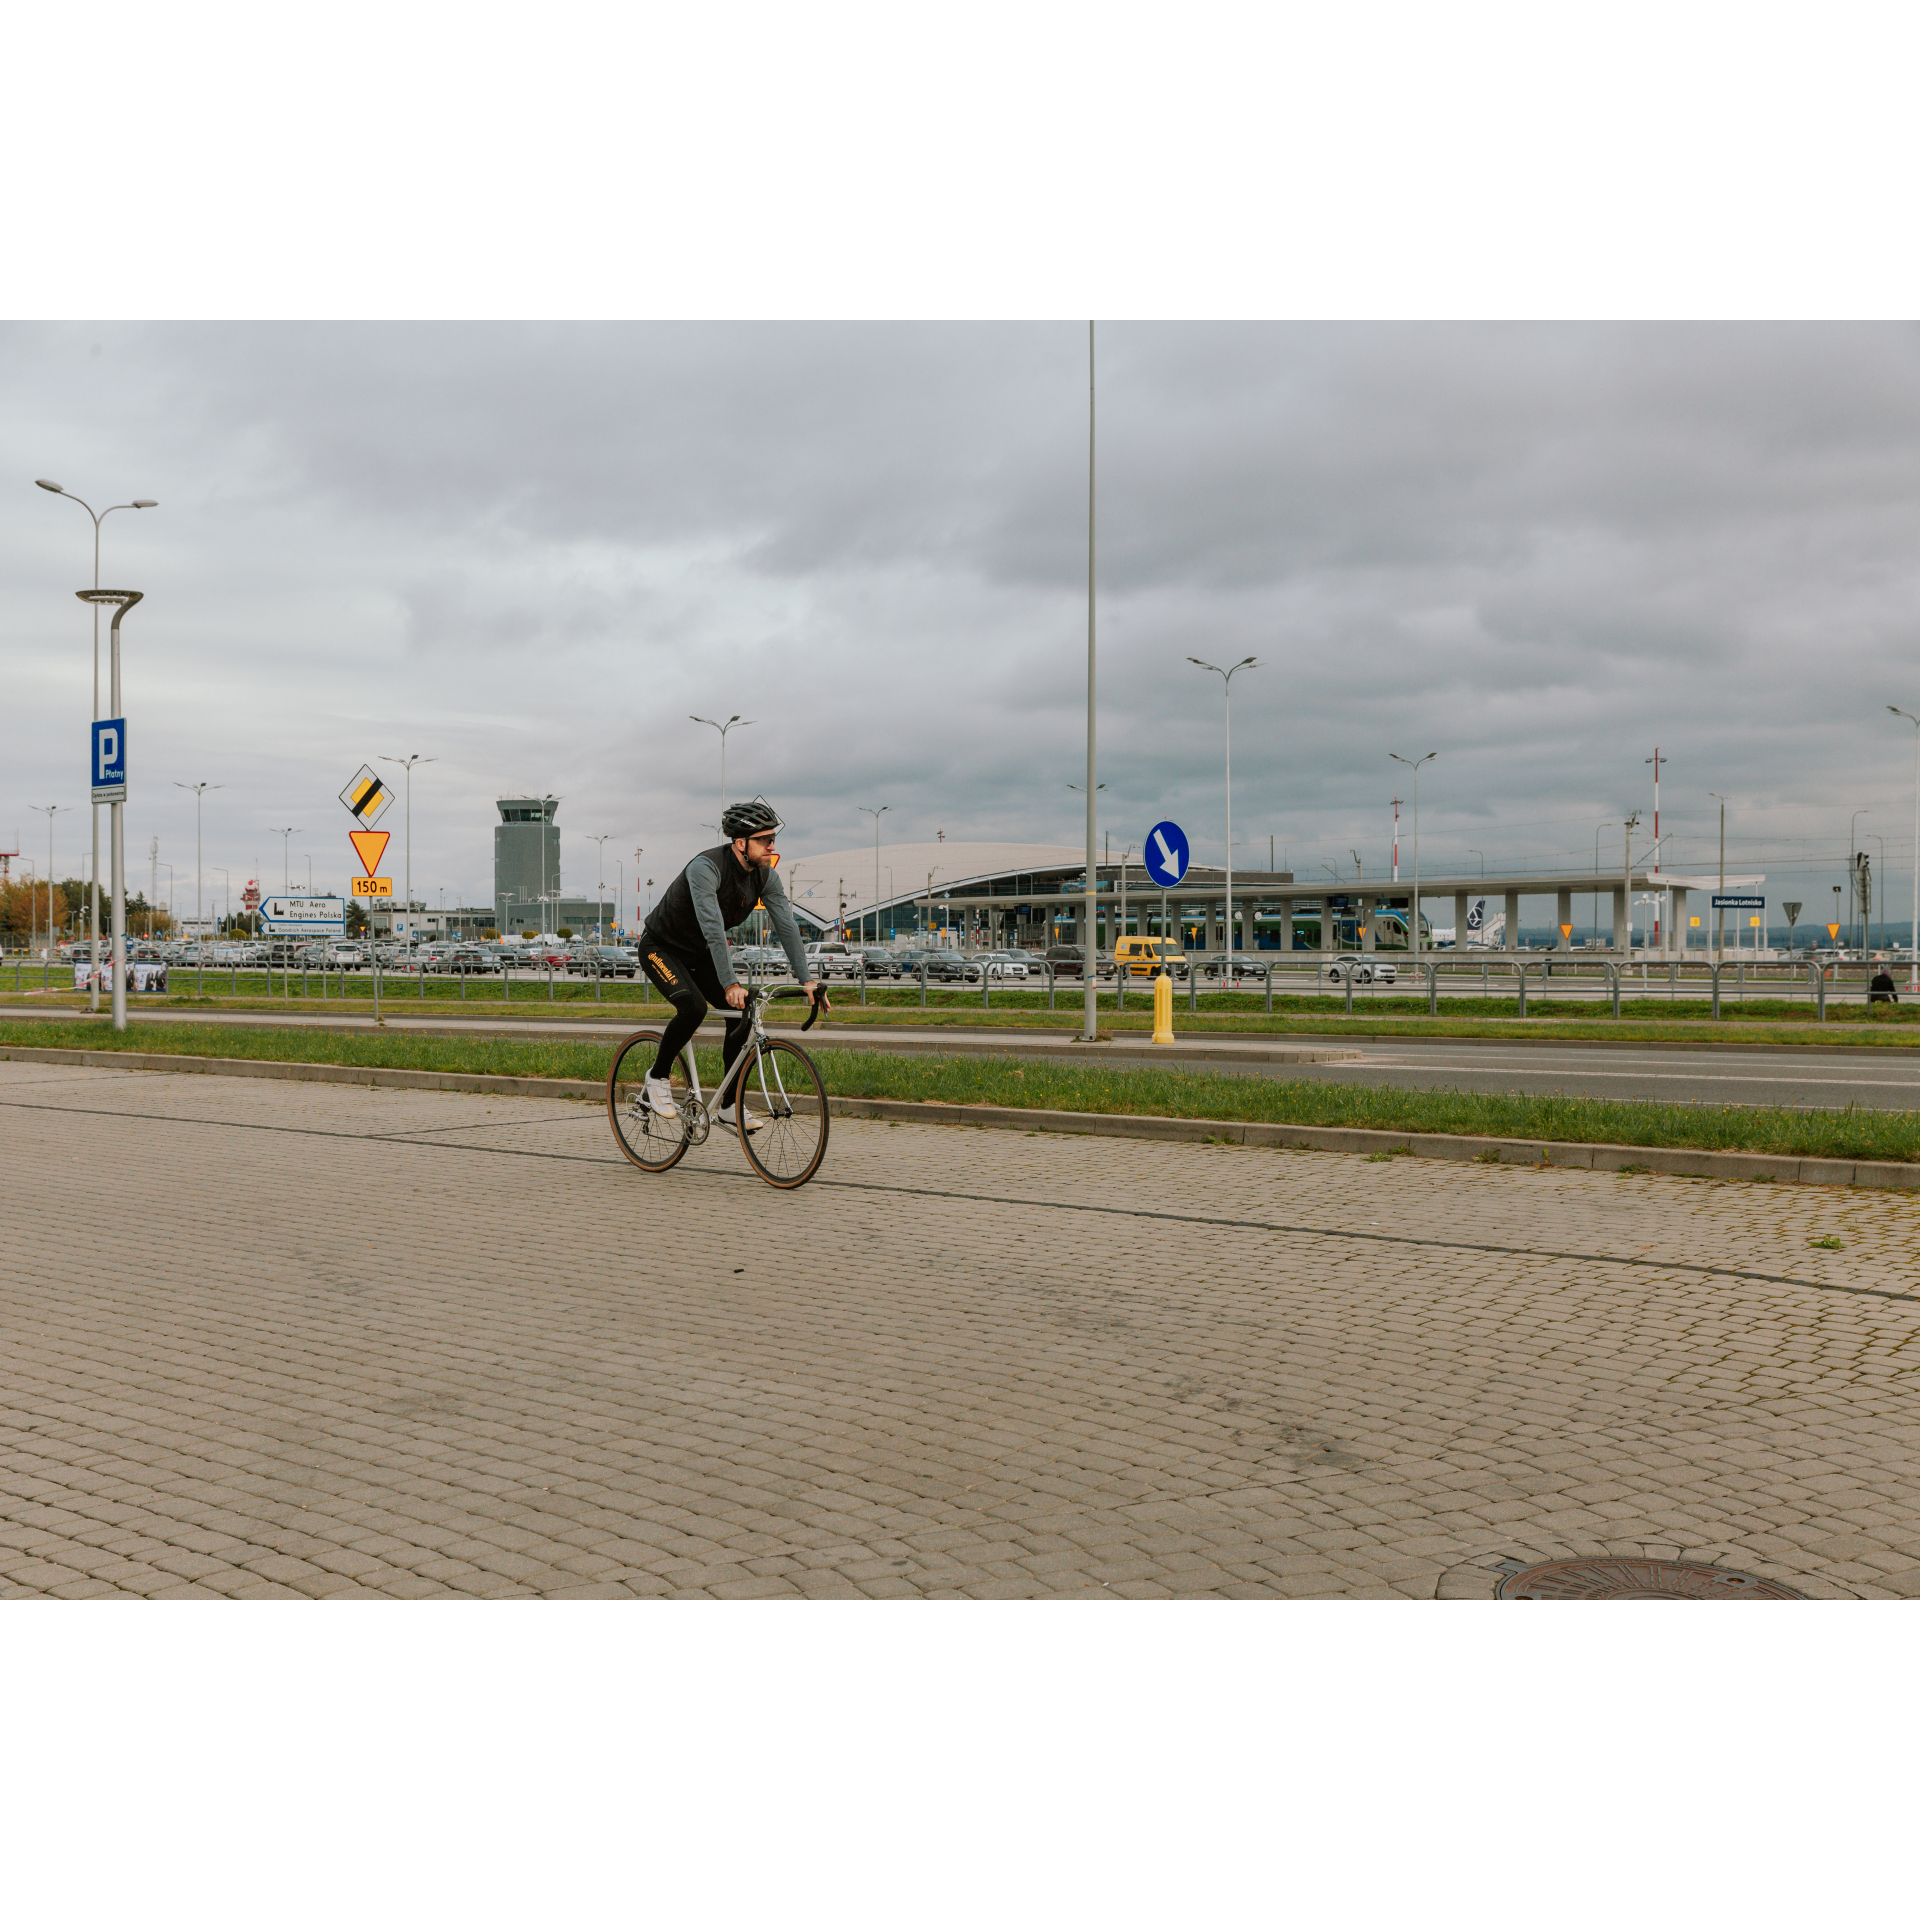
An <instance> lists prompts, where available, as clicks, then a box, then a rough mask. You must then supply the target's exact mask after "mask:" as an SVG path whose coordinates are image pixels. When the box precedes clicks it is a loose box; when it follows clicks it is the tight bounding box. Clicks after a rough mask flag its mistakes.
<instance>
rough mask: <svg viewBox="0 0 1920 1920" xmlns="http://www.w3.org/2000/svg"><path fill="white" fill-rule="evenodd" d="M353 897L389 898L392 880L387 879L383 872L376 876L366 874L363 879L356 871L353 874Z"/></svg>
mask: <svg viewBox="0 0 1920 1920" xmlns="http://www.w3.org/2000/svg"><path fill="white" fill-rule="evenodd" d="M353 897H354V898H355V899H356V900H391V899H392V898H393V882H392V881H391V880H389V879H387V878H386V876H385V875H384V874H383V875H381V876H379V877H378V878H376V877H375V876H374V875H372V874H368V875H367V877H366V878H365V879H364V880H363V879H361V877H360V876H359V875H358V874H357V873H356V874H355V875H354V876H353Z"/></svg>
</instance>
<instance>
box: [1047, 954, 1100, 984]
mask: <svg viewBox="0 0 1920 1920" xmlns="http://www.w3.org/2000/svg"><path fill="white" fill-rule="evenodd" d="M1042 957H1043V958H1044V959H1045V960H1046V963H1047V965H1048V966H1050V967H1051V968H1052V969H1053V977H1054V978H1055V979H1056V980H1082V979H1084V978H1085V977H1086V965H1085V958H1086V957H1085V955H1084V954H1083V953H1082V952H1081V951H1080V949H1079V948H1078V947H1049V948H1048V949H1047V951H1046V953H1045V954H1044V955H1043V956H1042ZM1118 972H1119V968H1118V967H1116V966H1115V965H1114V962H1113V959H1112V957H1111V956H1110V955H1108V954H1104V953H1103V954H1101V955H1099V956H1098V957H1097V958H1096V959H1095V961H1094V963H1093V977H1094V978H1095V979H1096V980H1111V979H1112V978H1113V977H1114V975H1115V974H1116V973H1118Z"/></svg>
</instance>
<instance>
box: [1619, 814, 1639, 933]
mask: <svg viewBox="0 0 1920 1920" xmlns="http://www.w3.org/2000/svg"><path fill="white" fill-rule="evenodd" d="M1622 824H1623V825H1624V826H1625V827H1626V830H1627V833H1626V845H1625V851H1624V852H1623V853H1622V854H1621V856H1620V865H1621V874H1620V880H1621V884H1622V886H1623V887H1624V888H1625V892H1623V893H1622V894H1621V896H1620V897H1621V899H1622V900H1624V901H1625V902H1626V907H1627V924H1626V929H1625V932H1624V934H1623V936H1622V942H1621V949H1620V954H1621V958H1622V959H1623V960H1631V959H1632V958H1633V830H1634V828H1635V827H1637V826H1638V825H1639V824H1640V809H1639V808H1638V807H1635V808H1634V810H1633V811H1632V812H1631V813H1630V814H1628V815H1627V817H1626V820H1625V821H1624V822H1623V823H1622Z"/></svg>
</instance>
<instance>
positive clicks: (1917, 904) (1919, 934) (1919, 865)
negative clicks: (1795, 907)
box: [1887, 707, 1920, 993]
mask: <svg viewBox="0 0 1920 1920" xmlns="http://www.w3.org/2000/svg"><path fill="white" fill-rule="evenodd" d="M1887 711H1888V712H1889V713H1897V714H1898V715H1899V716H1900V718H1901V719H1902V720H1911V721H1912V722H1913V956H1912V957H1913V965H1912V968H1911V970H1910V971H1909V972H1908V974H1907V991H1908V992H1909V993H1916V992H1920V714H1912V713H1909V712H1908V711H1907V710H1906V708H1905V707H1889V708H1888V709H1887Z"/></svg>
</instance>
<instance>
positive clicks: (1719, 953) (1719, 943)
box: [1707, 787, 1727, 960]
mask: <svg viewBox="0 0 1920 1920" xmlns="http://www.w3.org/2000/svg"><path fill="white" fill-rule="evenodd" d="M1707 798H1708V799H1709V800H1718V801H1719V802H1720V891H1721V892H1722V893H1723V894H1724V893H1725V892H1726V890H1727V796H1726V795H1725V794H1724V793H1715V792H1714V790H1713V789H1712V788H1711V787H1709V788H1708V789H1707ZM1713 957H1714V958H1715V959H1716V960H1724V959H1725V958H1726V957H1727V910H1726V908H1725V907H1716V908H1715V909H1714V916H1713Z"/></svg>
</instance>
